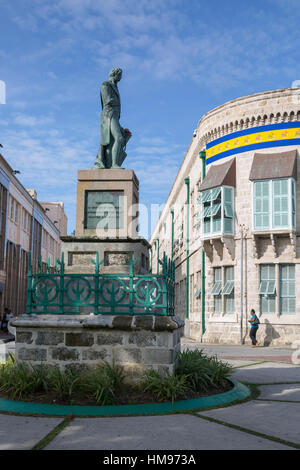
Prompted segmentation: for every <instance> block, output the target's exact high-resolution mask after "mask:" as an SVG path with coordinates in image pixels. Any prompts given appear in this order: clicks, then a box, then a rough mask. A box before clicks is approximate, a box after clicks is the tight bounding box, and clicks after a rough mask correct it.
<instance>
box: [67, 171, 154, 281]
mask: <svg viewBox="0 0 300 470" xmlns="http://www.w3.org/2000/svg"><path fill="white" fill-rule="evenodd" d="M138 203H139V182H138V179H137V177H136V175H135V173H134V171H133V170H123V169H104V170H79V171H78V183H77V208H76V231H75V236H74V237H62V238H61V240H62V252H63V253H64V259H65V264H66V267H65V272H66V273H74V274H85V273H86V274H92V273H93V272H94V265H93V264H92V262H91V259H94V260H95V257H96V253H98V254H99V260H102V259H104V262H103V264H102V265H101V273H102V274H116V273H118V274H128V272H129V265H128V261H129V260H130V257H131V255H132V258H133V259H134V260H136V261H137V264H135V268H134V272H135V274H146V273H149V249H150V247H151V245H150V244H149V243H148V242H147V241H146V240H145V239H144V238H142V237H139V236H138V223H139V220H138Z"/></svg>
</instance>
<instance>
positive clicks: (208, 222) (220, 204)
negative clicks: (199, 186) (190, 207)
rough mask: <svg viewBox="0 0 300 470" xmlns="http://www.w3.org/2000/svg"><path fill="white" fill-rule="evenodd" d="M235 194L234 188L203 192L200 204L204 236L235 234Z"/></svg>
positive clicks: (220, 187) (225, 187) (224, 187)
mask: <svg viewBox="0 0 300 470" xmlns="http://www.w3.org/2000/svg"><path fill="white" fill-rule="evenodd" d="M233 194H234V193H233V188H231V187H227V186H219V187H217V188H213V189H208V190H207V191H203V192H202V194H201V198H200V200H199V202H200V203H201V204H202V212H201V219H202V220H203V231H202V234H203V236H207V235H217V234H221V233H228V234H233V229H234V225H233V220H234V207H233Z"/></svg>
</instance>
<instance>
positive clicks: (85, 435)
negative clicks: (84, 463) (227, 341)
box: [0, 340, 300, 451]
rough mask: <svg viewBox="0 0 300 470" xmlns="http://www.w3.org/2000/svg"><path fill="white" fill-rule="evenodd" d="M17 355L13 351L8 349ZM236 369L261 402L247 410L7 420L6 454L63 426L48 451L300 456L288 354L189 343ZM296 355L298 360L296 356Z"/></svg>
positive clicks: (2, 426)
mask: <svg viewBox="0 0 300 470" xmlns="http://www.w3.org/2000/svg"><path fill="white" fill-rule="evenodd" d="M8 345H9V346H10V348H11V349H12V348H13V345H14V343H8ZM183 347H184V348H197V347H198V348H201V349H204V350H205V351H206V352H207V353H208V354H210V355H215V354H216V355H217V356H218V357H219V358H222V359H223V360H226V361H227V362H229V363H230V364H232V366H233V367H234V372H233V377H234V378H235V379H237V380H240V381H243V382H246V383H251V384H255V386H256V387H257V389H258V390H259V392H260V394H259V396H257V397H256V398H255V399H253V400H251V401H247V402H245V403H242V404H237V405H233V406H229V407H224V408H218V409H214V410H209V411H205V412H198V413H197V412H195V413H192V414H187V413H184V414H175V415H165V416H136V417H116V418H74V419H73V420H71V421H69V422H66V421H65V420H63V419H61V418H48V417H45V418H42V417H23V416H12V415H5V414H0V450H5V449H11V450H15V449H32V448H33V447H35V446H36V445H37V444H38V443H39V442H41V440H42V439H43V438H44V437H45V436H47V435H48V434H49V433H51V432H52V431H53V430H54V429H55V428H56V427H57V426H61V429H60V432H59V433H58V434H57V433H53V435H54V434H57V435H56V436H55V437H53V436H51V437H53V438H52V440H51V439H49V440H48V443H47V445H44V449H46V450H61V449H64V450H83V449H84V450H87V449H92V450H112V451H113V450H115V451H126V450H132V451H133V450H176V451H179V450H182V451H184V450H202V449H207V450H212V449H218V450H223V449H226V450H228V449H231V450H237V449H242V450H245V449H247V450H252V449H257V450H276V449H278V450H293V449H297V448H298V449H300V426H299V422H300V366H299V365H296V364H295V363H293V362H292V361H293V357H294V360H295V351H294V350H292V349H287V348H279V347H278V348H275V347H268V348H266V347H261V348H259V347H258V348H251V347H248V346H224V345H204V344H199V343H195V342H193V341H189V340H184V341H183ZM293 353H294V356H293Z"/></svg>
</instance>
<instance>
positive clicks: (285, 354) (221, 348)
mask: <svg viewBox="0 0 300 470" xmlns="http://www.w3.org/2000/svg"><path fill="white" fill-rule="evenodd" d="M181 344H182V350H185V349H202V350H203V351H204V352H205V353H206V354H208V355H217V356H218V357H220V358H224V359H226V358H230V359H232V358H237V359H238V358H239V359H246V358H247V359H251V360H257V358H263V359H266V358H269V360H274V361H275V360H280V358H283V359H284V361H287V362H291V360H292V354H293V352H294V350H293V349H292V348H287V347H279V346H277V347H275V346H268V347H263V346H259V347H257V348H252V347H251V345H230V344H223V345H222V344H207V343H199V342H196V341H193V340H190V339H188V338H182V343H181Z"/></svg>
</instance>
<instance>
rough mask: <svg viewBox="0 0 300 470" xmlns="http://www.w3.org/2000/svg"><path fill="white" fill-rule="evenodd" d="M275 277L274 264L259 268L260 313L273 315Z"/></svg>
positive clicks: (263, 265) (274, 306) (274, 307)
mask: <svg viewBox="0 0 300 470" xmlns="http://www.w3.org/2000/svg"><path fill="white" fill-rule="evenodd" d="M275 289H276V276H275V265H274V264H262V265H261V266H260V285H259V291H258V293H259V295H260V311H261V313H275V310H276V303H275V298H276V292H275Z"/></svg>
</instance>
